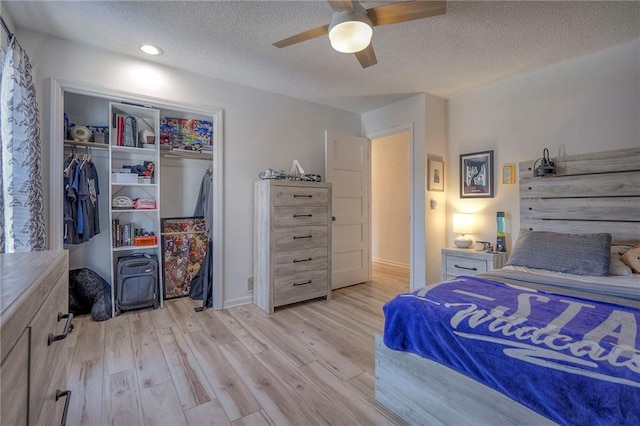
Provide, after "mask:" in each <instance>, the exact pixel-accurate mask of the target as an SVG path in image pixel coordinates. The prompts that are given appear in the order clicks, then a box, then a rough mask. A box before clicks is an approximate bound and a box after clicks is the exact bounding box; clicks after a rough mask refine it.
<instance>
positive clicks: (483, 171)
mask: <svg viewBox="0 0 640 426" xmlns="http://www.w3.org/2000/svg"><path fill="white" fill-rule="evenodd" d="M493 195H494V193H493V151H481V152H473V153H470V154H462V155H461V156H460V198H493Z"/></svg>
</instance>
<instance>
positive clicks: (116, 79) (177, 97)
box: [17, 31, 360, 306]
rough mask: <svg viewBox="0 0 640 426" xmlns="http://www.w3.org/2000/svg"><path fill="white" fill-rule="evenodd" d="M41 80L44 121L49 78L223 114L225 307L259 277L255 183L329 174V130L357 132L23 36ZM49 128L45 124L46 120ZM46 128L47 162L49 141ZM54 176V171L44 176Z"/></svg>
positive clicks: (271, 102) (353, 119) (340, 115)
mask: <svg viewBox="0 0 640 426" xmlns="http://www.w3.org/2000/svg"><path fill="white" fill-rule="evenodd" d="M17 35H18V40H19V41H20V43H21V45H22V46H23V47H24V49H25V50H26V51H27V53H28V54H29V57H30V59H31V62H32V65H33V70H34V74H35V77H36V91H37V93H38V94H39V104H40V109H41V115H42V116H43V117H45V116H46V115H47V114H48V111H47V110H45V109H43V106H44V105H46V104H45V102H44V101H43V98H44V100H46V96H47V94H46V93H45V92H44V85H43V80H44V79H45V78H47V77H53V78H57V79H62V80H67V81H73V82H82V83H86V84H91V85H95V86H98V87H101V88H105V89H109V90H118V91H125V92H131V93H135V94H140V95H145V96H151V97H155V98H161V99H167V100H171V101H175V102H181V103H188V104H195V105H205V106H216V107H221V108H223V109H224V212H225V213H224V214H225V218H226V219H225V220H224V225H225V226H224V304H225V306H230V305H233V304H239V303H244V302H248V301H250V300H251V299H250V296H251V295H250V293H247V291H246V281H247V277H249V276H251V275H253V272H252V271H253V182H254V181H255V180H256V179H257V176H258V173H259V172H260V171H261V170H264V169H266V168H268V167H271V168H274V169H284V170H289V169H290V168H291V162H292V160H293V159H297V160H299V161H300V163H301V164H302V166H303V168H304V170H305V171H306V172H307V173H314V172H315V173H320V174H322V173H323V170H324V131H325V130H326V129H330V130H335V131H339V132H342V133H349V134H359V133H360V116H359V114H356V113H351V112H347V111H343V110H339V109H335V108H330V107H326V106H321V105H317V104H312V103H309V102H305V101H301V100H297V99H293V98H289V97H285V96H281V95H276V94H273V93H270V92H266V91H263V90H257V89H252V88H249V87H245V86H240V85H236V84H232V83H228V82H224V81H221V80H216V79H212V78H208V77H204V76H200V75H197V74H190V73H185V72H183V71H180V70H176V69H173V68H169V67H164V66H158V65H155V64H153V63H150V62H145V61H142V60H140V59H136V58H132V57H127V56H122V55H116V54H113V53H110V52H106V51H101V50H97V49H95V48H89V47H87V46H84V45H80V44H77V43H71V42H67V41H64V40H60V39H55V38H51V37H48V36H43V35H41V34H37V33H33V32H27V31H21V32H18V33H17ZM43 121H44V122H45V123H46V120H43ZM46 129H47V127H46V124H45V125H43V145H44V146H43V151H44V155H45V157H44V158H48V143H49V138H48V135H47V134H46V131H47V130H46ZM43 176H48V169H47V170H44V171H43Z"/></svg>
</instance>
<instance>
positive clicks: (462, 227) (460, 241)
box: [453, 213, 476, 248]
mask: <svg viewBox="0 0 640 426" xmlns="http://www.w3.org/2000/svg"><path fill="white" fill-rule="evenodd" d="M475 229H476V220H475V216H474V215H473V214H471V213H454V214H453V233H454V234H460V236H459V237H456V238H455V239H454V240H453V244H455V246H456V247H458V248H469V247H471V244H473V240H472V239H471V238H469V237H468V236H466V234H473V233H474V231H475Z"/></svg>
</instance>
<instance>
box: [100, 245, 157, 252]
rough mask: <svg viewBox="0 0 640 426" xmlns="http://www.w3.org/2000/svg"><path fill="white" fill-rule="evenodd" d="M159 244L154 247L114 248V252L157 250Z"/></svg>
mask: <svg viewBox="0 0 640 426" xmlns="http://www.w3.org/2000/svg"><path fill="white" fill-rule="evenodd" d="M157 248H158V244H154V245H152V246H120V247H112V248H111V250H113V251H127V250H146V249H157Z"/></svg>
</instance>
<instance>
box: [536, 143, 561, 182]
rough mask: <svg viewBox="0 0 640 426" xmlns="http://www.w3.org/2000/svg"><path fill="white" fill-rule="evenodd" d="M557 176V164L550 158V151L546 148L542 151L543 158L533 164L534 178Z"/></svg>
mask: <svg viewBox="0 0 640 426" xmlns="http://www.w3.org/2000/svg"><path fill="white" fill-rule="evenodd" d="M538 163H539V164H538ZM555 174H556V163H555V161H553V160H552V159H551V158H549V150H548V149H547V148H545V149H544V150H543V151H542V158H538V159H537V160H536V161H535V163H533V177H545V176H553V175H555Z"/></svg>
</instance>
